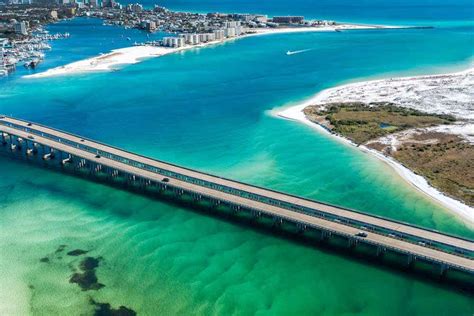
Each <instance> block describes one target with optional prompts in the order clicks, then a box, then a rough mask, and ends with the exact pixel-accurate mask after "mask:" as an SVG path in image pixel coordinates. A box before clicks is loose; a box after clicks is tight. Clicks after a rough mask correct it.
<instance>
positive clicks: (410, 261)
mask: <svg viewBox="0 0 474 316" xmlns="http://www.w3.org/2000/svg"><path fill="white" fill-rule="evenodd" d="M415 261H416V257H415V256H414V255H408V256H407V260H406V264H407V267H408V268H412V267H413V266H414V265H415Z"/></svg>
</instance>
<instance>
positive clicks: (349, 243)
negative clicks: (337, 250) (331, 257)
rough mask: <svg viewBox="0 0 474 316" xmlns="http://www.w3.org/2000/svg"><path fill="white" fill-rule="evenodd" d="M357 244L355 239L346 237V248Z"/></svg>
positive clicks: (351, 247)
mask: <svg viewBox="0 0 474 316" xmlns="http://www.w3.org/2000/svg"><path fill="white" fill-rule="evenodd" d="M356 246H357V239H355V238H352V237H349V238H348V239H347V248H349V249H353V248H355V247H356Z"/></svg>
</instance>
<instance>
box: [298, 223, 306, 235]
mask: <svg viewBox="0 0 474 316" xmlns="http://www.w3.org/2000/svg"><path fill="white" fill-rule="evenodd" d="M296 228H297V230H298V233H299V234H302V233H304V232H305V231H306V228H307V227H306V225H305V224H301V223H298V224H296Z"/></svg>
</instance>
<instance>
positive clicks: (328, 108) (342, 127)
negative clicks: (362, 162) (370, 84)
mask: <svg viewBox="0 0 474 316" xmlns="http://www.w3.org/2000/svg"><path fill="white" fill-rule="evenodd" d="M304 113H305V115H306V116H307V117H308V118H309V119H310V120H312V121H314V122H316V123H318V124H323V125H325V126H327V127H328V128H329V129H331V130H332V131H334V132H335V133H338V134H340V135H342V136H344V137H346V138H349V139H350V140H352V141H353V142H355V143H356V144H363V143H365V142H367V141H369V140H372V139H376V138H379V137H381V136H384V135H387V134H391V133H395V132H399V131H402V130H406V129H411V128H418V127H428V126H435V125H440V124H450V123H452V122H454V121H455V118H454V117H452V116H450V115H438V114H428V113H423V112H421V111H418V110H414V109H410V108H402V107H399V106H396V105H394V104H392V103H387V102H384V103H369V104H365V103H360V102H346V103H330V104H326V105H325V109H322V110H321V109H320V108H319V107H317V106H309V107H307V108H305V109H304Z"/></svg>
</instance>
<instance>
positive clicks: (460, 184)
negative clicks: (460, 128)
mask: <svg viewBox="0 0 474 316" xmlns="http://www.w3.org/2000/svg"><path fill="white" fill-rule="evenodd" d="M433 140H435V142H433ZM392 156H393V157H394V158H395V159H397V160H398V161H400V162H402V163H403V164H404V165H405V166H407V167H408V168H410V169H411V170H413V171H414V172H415V173H418V174H420V175H422V176H423V177H425V178H426V179H427V180H428V182H429V183H430V184H431V185H432V186H433V187H435V188H437V189H439V190H440V191H443V192H446V193H447V194H448V195H450V196H452V197H455V198H458V199H460V200H462V201H464V202H465V203H466V204H468V205H470V206H474V172H473V170H474V146H473V145H471V144H469V143H467V142H466V141H464V140H463V139H461V138H460V137H458V136H456V135H451V134H444V133H435V132H431V133H424V134H419V135H415V136H413V137H412V139H411V140H410V141H407V142H406V143H403V144H402V145H401V146H400V148H398V150H397V151H396V152H393V153H392Z"/></svg>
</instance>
